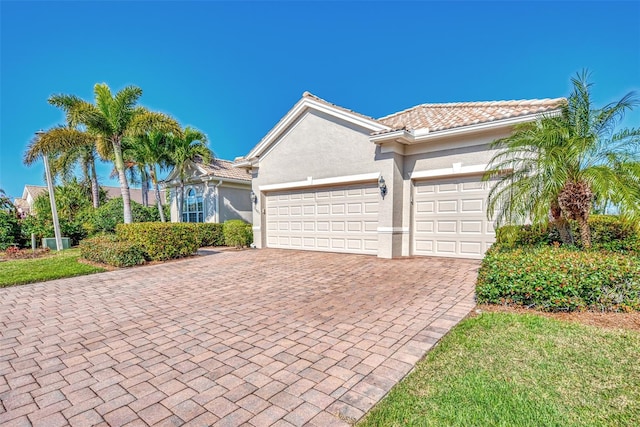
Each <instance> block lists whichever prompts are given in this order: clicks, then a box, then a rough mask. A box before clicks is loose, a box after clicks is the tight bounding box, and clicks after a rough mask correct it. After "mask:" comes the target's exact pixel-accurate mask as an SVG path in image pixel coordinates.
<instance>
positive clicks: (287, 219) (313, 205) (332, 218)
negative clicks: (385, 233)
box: [265, 182, 380, 255]
mask: <svg viewBox="0 0 640 427" xmlns="http://www.w3.org/2000/svg"><path fill="white" fill-rule="evenodd" d="M379 203H380V191H379V189H378V187H377V184H376V183H375V182H372V183H360V184H353V185H341V186H331V187H315V188H306V189H297V190H286V191H277V192H270V193H266V195H265V204H266V208H265V212H266V213H265V216H266V218H265V222H266V242H267V247H270V248H282V249H303V250H313V251H327V252H344V253H353V254H369V255H376V254H377V253H378V233H377V228H378V210H379Z"/></svg>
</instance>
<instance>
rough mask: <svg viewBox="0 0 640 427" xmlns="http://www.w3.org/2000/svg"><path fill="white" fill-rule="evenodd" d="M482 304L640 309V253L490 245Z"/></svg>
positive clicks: (481, 282) (481, 277) (482, 274)
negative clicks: (506, 247) (639, 254)
mask: <svg viewBox="0 0 640 427" xmlns="http://www.w3.org/2000/svg"><path fill="white" fill-rule="evenodd" d="M476 295H477V300H478V302H479V303H490V304H506V305H520V306H526V307H531V308H537V309H541V310H545V311H573V310H585V309H595V310H607V311H629V310H640V256H634V255H625V254H619V253H614V252H603V251H578V250H572V249H566V248H561V247H552V246H547V247H539V248H528V249H515V250H500V249H498V248H492V249H490V250H489V251H488V252H487V254H486V255H485V258H484V260H483V262H482V266H481V268H480V271H479V273H478V281H477V285H476Z"/></svg>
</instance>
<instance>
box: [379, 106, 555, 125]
mask: <svg viewBox="0 0 640 427" xmlns="http://www.w3.org/2000/svg"><path fill="white" fill-rule="evenodd" d="M565 102H566V99H565V98H555V99H531V100H518V101H490V102H455V103H448V104H421V105H416V106H415V107H412V108H409V109H407V110H404V111H400V112H398V113H394V114H391V115H388V116H385V117H381V118H379V119H378V121H379V122H381V123H384V124H385V125H387V126H389V127H391V128H392V129H393V130H402V129H404V130H416V129H428V130H429V131H430V132H434V131H439V130H447V129H453V128H458V127H462V126H469V125H475V124H479V123H488V122H492V121H496V120H504V119H509V118H513V117H520V116H526V115H530V114H540V113H545V112H549V111H552V110H556V109H558V108H559V107H560V106H562V104H564V103H565ZM378 133H384V132H378Z"/></svg>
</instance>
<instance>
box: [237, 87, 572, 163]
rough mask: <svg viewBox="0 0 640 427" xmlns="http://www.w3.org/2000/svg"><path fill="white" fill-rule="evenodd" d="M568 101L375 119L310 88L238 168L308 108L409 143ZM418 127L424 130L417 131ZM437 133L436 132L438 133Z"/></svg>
mask: <svg viewBox="0 0 640 427" xmlns="http://www.w3.org/2000/svg"><path fill="white" fill-rule="evenodd" d="M564 103H566V99H565V98H555V99H531V100H515V101H487V102H484V101H483V102H454V103H448V104H447V103H445V104H421V105H417V106H415V107H412V108H409V109H407V110H403V111H400V112H397V113H393V114H390V115H388V116H384V117H381V118H379V119H374V118H372V117H369V116H365V115H363V114H360V113H357V112H355V111H353V110H349V109H347V108H344V107H340V106H338V105H335V104H332V103H330V102H328V101H325V100H324V99H322V98H319V97H317V96H315V95H313V94H311V93H309V92H304V93H303V94H302V98H301V99H300V100H299V101H298V102H297V103H296V104H295V105H294V106H293V108H291V110H289V112H288V113H287V114H286V115H285V116H284V117H283V118H282V119H281V120H280V121H279V122H278V123H277V124H276V125H275V126H274V127H273V128H272V129H271V130H270V131H269V133H267V135H265V137H264V138H262V140H261V141H260V142H259V143H258V144H257V145H256V146H255V147H254V148H253V149H252V150H251V151H250V152H249V153H248V154H247V155H246V156H245V157H238V158H236V159H235V163H234V164H235V167H236V168H246V167H250V166H251V165H253V164H254V163H255V162H256V161H257V159H258V158H259V157H260V156H261V155H262V154H263V153H265V152H266V150H267V149H268V148H269V146H271V144H273V143H274V142H275V141H276V140H277V139H278V138H279V136H280V135H282V134H283V133H284V132H285V131H286V130H287V129H288V127H289V126H290V125H292V124H293V123H294V122H295V120H297V118H298V117H299V116H300V115H301V114H303V113H304V112H305V111H307V110H308V109H316V110H318V111H322V112H325V113H329V114H332V115H334V116H337V117H340V118H342V119H345V120H348V121H350V122H353V123H356V124H358V125H360V126H362V127H363V128H365V129H368V130H369V132H370V135H371V140H372V141H373V142H376V143H379V142H381V141H383V140H385V139H386V138H387V137H394V136H393V135H395V133H396V132H398V131H400V133H404V136H403V137H404V141H405V143H414V142H418V141H419V140H420V138H424V135H425V134H428V133H431V132H438V131H452V132H457V130H458V129H460V130H462V131H475V130H477V129H476V126H477V125H486V126H493V123H495V126H506V125H512V124H515V123H519V122H525V121H532V120H535V119H536V118H537V117H539V116H540V115H541V114H544V113H554V112H557V111H558V109H559V108H560V107H561V106H562V105H563V104H564ZM414 131H420V132H415V133H414ZM434 136H435V135H434Z"/></svg>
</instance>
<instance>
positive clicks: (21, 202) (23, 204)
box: [13, 185, 166, 213]
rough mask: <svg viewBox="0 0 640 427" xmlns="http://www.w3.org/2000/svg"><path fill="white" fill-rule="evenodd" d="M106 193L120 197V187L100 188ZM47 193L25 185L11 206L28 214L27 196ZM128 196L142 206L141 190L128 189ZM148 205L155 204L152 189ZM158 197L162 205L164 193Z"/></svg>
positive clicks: (36, 186)
mask: <svg viewBox="0 0 640 427" xmlns="http://www.w3.org/2000/svg"><path fill="white" fill-rule="evenodd" d="M100 187H101V188H102V189H103V190H104V191H105V192H106V193H107V198H108V199H115V198H118V197H122V193H121V192H120V187H109V186H106V185H101V186H100ZM46 192H47V187H44V186H40V185H25V186H24V191H23V196H22V198H17V199H15V200H14V202H13V204H14V205H15V206H16V207H19V208H22V211H23V212H25V213H29V211H30V210H31V206H30V204H29V202H28V200H27V194H30V195H31V197H32V200H35V199H36V198H37V197H38V196H39V195H41V194H44V193H46ZM129 195H130V196H131V200H133V201H134V202H137V203H140V204H142V190H141V189H139V188H129ZM148 195H149V205H150V206H153V205H155V203H156V195H155V192H154V191H153V189H151V190H149V192H148ZM160 197H161V198H162V201H163V203H164V202H165V201H166V195H165V194H164V192H161V193H160Z"/></svg>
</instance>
